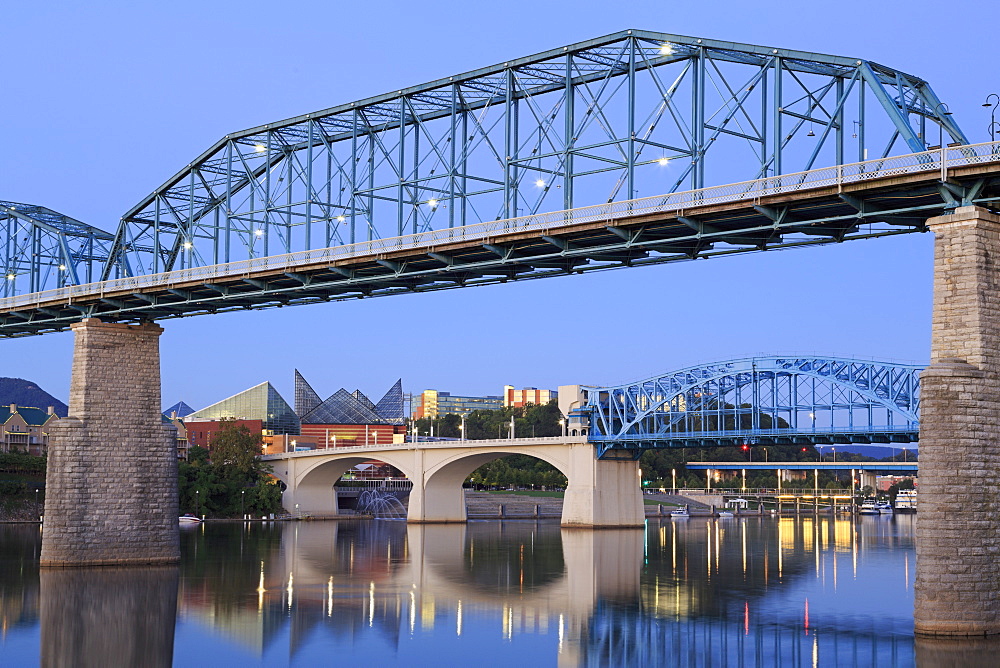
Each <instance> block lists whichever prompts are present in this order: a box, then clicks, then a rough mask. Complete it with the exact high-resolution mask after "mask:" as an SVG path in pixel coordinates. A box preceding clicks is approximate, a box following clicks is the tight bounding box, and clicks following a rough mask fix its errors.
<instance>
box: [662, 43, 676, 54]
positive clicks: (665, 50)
mask: <svg viewBox="0 0 1000 668" xmlns="http://www.w3.org/2000/svg"><path fill="white" fill-rule="evenodd" d="M660 55H661V56H672V55H674V45H673V44H671V43H670V42H664V43H663V44H661V45H660Z"/></svg>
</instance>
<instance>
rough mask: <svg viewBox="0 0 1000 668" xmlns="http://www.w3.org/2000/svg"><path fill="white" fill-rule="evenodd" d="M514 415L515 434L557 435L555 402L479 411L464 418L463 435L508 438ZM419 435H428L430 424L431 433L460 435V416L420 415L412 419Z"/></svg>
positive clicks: (458, 436)
mask: <svg viewBox="0 0 1000 668" xmlns="http://www.w3.org/2000/svg"><path fill="white" fill-rule="evenodd" d="M511 417H513V418H514V436H515V437H517V438H524V437H529V436H559V435H561V434H562V427H561V426H560V424H559V420H560V419H561V418H562V414H561V413H560V412H559V406H558V404H556V402H554V401H550V402H549V403H547V404H544V405H541V406H536V405H535V404H528V405H527V406H523V407H517V408H514V407H511V408H501V409H498V410H495V411H488V410H479V411H473V412H471V413H469V414H468V415H467V416H466V417H465V432H466V434H465V437H466V438H467V439H469V440H478V439H488V438H508V437H509V436H510V419H511ZM415 424H416V428H417V430H418V431H419V432H420V433H421V434H424V435H426V434H429V433H430V430H431V425H433V426H434V435H435V436H442V437H445V438H461V436H462V430H461V426H462V418H461V416H459V415H442V416H440V417H436V418H420V419H419V420H416V421H415Z"/></svg>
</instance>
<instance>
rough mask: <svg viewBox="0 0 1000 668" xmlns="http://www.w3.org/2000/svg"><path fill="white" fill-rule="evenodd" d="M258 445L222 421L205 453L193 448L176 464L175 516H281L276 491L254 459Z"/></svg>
mask: <svg viewBox="0 0 1000 668" xmlns="http://www.w3.org/2000/svg"><path fill="white" fill-rule="evenodd" d="M262 444H263V441H262V439H261V437H260V435H259V434H252V433H251V432H250V431H249V430H248V429H247V428H246V426H244V425H238V424H236V423H235V422H233V421H225V424H223V426H222V429H220V430H219V431H218V432H217V433H216V435H215V436H214V437H213V438H212V442H211V444H210V449H209V450H206V449H205V448H201V447H198V446H194V447H192V448H191V449H190V451H189V452H188V460H187V461H186V462H181V464H180V470H179V476H178V488H179V492H180V504H181V512H184V513H194V514H196V515H208V516H211V517H239V516H241V515H242V514H250V515H265V514H268V513H277V512H281V486H280V485H279V484H278V483H277V481H276V480H275V479H274V478H273V477H272V476H271V475H270V473H271V467H270V466H268V465H266V464H264V463H263V462H261V461H260V459H259V458H258V455H259V454H260V452H261V445H262Z"/></svg>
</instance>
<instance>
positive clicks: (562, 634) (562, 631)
mask: <svg viewBox="0 0 1000 668" xmlns="http://www.w3.org/2000/svg"><path fill="white" fill-rule="evenodd" d="M564 637H565V620H564V618H563V616H562V615H559V653H560V654H562V653H563V639H564Z"/></svg>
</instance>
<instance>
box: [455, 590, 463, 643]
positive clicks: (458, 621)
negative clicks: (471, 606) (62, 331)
mask: <svg viewBox="0 0 1000 668" xmlns="http://www.w3.org/2000/svg"><path fill="white" fill-rule="evenodd" d="M455 635H457V636H461V635H462V600H461V599H459V601H458V609H457V610H456V611H455Z"/></svg>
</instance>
